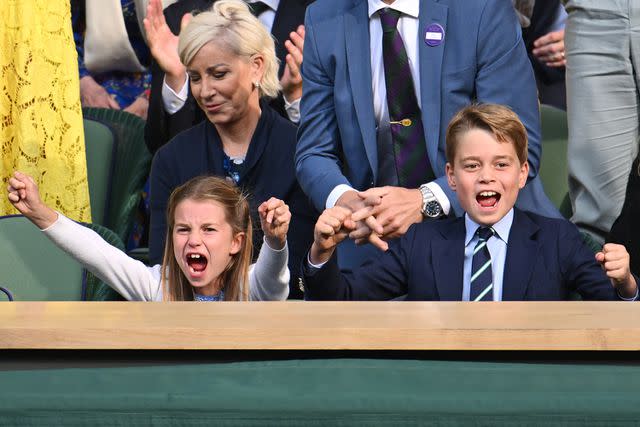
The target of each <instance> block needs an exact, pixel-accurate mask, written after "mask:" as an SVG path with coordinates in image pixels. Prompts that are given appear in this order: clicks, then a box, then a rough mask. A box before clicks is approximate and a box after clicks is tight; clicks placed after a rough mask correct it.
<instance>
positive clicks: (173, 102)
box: [162, 75, 189, 114]
mask: <svg viewBox="0 0 640 427" xmlns="http://www.w3.org/2000/svg"><path fill="white" fill-rule="evenodd" d="M188 88H189V76H188V75H187V76H186V79H185V81H184V85H183V86H182V88H181V89H180V91H179V92H178V93H176V92H174V90H173V89H171V88H170V87H169V85H168V84H167V78H166V77H165V78H163V79H162V104H163V105H164V111H166V112H167V113H169V114H175V113H176V112H177V111H178V110H180V109H181V108H182V107H184V104H185V103H186V102H187V96H188V95H189V90H188Z"/></svg>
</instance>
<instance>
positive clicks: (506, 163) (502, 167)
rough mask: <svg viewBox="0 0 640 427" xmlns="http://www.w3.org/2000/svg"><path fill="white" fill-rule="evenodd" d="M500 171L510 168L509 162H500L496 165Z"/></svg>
mask: <svg viewBox="0 0 640 427" xmlns="http://www.w3.org/2000/svg"><path fill="white" fill-rule="evenodd" d="M496 166H497V167H498V168H499V169H504V168H506V167H509V163H508V162H498V164H497V165H496Z"/></svg>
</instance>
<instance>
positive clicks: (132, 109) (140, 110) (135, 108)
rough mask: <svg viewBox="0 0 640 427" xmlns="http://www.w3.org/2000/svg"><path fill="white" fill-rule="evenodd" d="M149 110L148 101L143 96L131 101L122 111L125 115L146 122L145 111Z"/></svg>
mask: <svg viewBox="0 0 640 427" xmlns="http://www.w3.org/2000/svg"><path fill="white" fill-rule="evenodd" d="M148 110H149V101H148V100H147V98H145V97H143V96H139V97H137V98H136V100H135V101H133V102H132V103H131V104H129V106H128V107H127V108H125V109H124V111H126V112H127V113H131V114H135V115H136V116H138V117H140V118H141V119H142V120H147V111H148Z"/></svg>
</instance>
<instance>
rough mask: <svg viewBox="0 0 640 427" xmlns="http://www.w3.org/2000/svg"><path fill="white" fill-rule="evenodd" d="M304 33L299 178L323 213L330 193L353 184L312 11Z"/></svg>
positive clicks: (297, 161) (306, 19)
mask: <svg viewBox="0 0 640 427" xmlns="http://www.w3.org/2000/svg"><path fill="white" fill-rule="evenodd" d="M305 32H306V35H305V52H304V63H303V65H302V70H301V71H302V78H303V83H302V86H303V92H302V93H303V95H302V100H301V103H300V126H299V128H298V145H297V149H296V159H295V163H296V176H297V178H298V182H299V183H300V186H301V187H302V189H303V191H304V192H305V193H306V194H307V195H308V196H309V197H310V198H311V201H312V202H313V204H314V206H315V207H316V208H317V209H318V210H319V211H322V210H324V208H325V203H326V200H327V197H328V196H329V193H330V192H331V190H333V189H334V188H335V187H336V186H337V185H339V184H347V185H350V183H349V181H348V180H347V178H346V177H345V176H344V174H343V173H342V170H341V166H342V165H341V161H340V152H341V147H340V145H341V144H340V136H339V131H338V121H337V118H336V112H335V108H334V93H333V91H334V86H333V81H332V79H331V77H330V75H329V73H327V72H326V67H325V66H324V64H323V63H322V60H321V59H320V55H319V53H318V45H317V43H318V40H317V39H316V34H315V28H314V25H313V19H312V17H311V14H310V9H307V12H306V17H305Z"/></svg>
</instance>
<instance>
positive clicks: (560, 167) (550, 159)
mask: <svg viewBox="0 0 640 427" xmlns="http://www.w3.org/2000/svg"><path fill="white" fill-rule="evenodd" d="M540 121H541V125H542V158H541V160H540V179H541V180H542V184H543V186H544V190H545V192H546V193H547V196H549V198H550V199H551V201H552V202H553V204H554V205H555V206H556V207H557V208H563V210H564V212H563V214H566V213H567V210H566V206H563V200H564V198H565V196H566V195H567V192H568V191H569V183H568V179H569V178H568V177H569V172H568V169H567V143H568V129H567V113H566V112H564V111H562V110H560V109H557V108H555V107H551V106H549V105H541V106H540Z"/></svg>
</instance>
